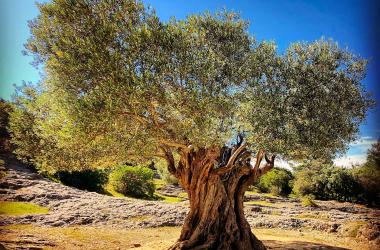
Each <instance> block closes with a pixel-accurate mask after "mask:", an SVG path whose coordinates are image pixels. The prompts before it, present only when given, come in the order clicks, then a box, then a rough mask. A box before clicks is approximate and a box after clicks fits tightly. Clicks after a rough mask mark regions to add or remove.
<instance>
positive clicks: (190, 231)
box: [170, 157, 266, 250]
mask: <svg viewBox="0 0 380 250" xmlns="http://www.w3.org/2000/svg"><path fill="white" fill-rule="evenodd" d="M197 158H198V157H195V158H194V160H193V161H190V163H191V164H190V165H189V166H188V167H187V168H183V170H184V171H186V169H192V171H191V178H190V179H189V178H188V179H186V178H184V179H181V178H179V181H180V182H181V184H182V185H183V186H184V187H185V189H186V190H187V192H188V195H189V200H190V212H189V214H188V215H187V218H186V220H185V223H184V225H183V228H182V232H181V236H180V238H179V240H178V241H177V242H176V244H174V245H173V246H172V247H171V248H170V249H173V250H174V249H176V250H177V249H234V250H240V249H255V250H256V249H257V250H262V249H266V248H265V246H264V245H263V244H262V242H261V241H260V240H258V239H257V238H256V237H255V235H253V233H252V232H251V228H250V225H249V224H248V222H247V220H246V219H245V216H244V210H243V198H244V192H245V191H246V189H247V187H248V185H249V184H251V183H248V181H249V179H250V180H251V179H252V176H250V174H249V173H250V172H249V171H248V172H247V171H241V169H239V171H232V172H227V173H223V174H216V173H214V172H213V171H211V170H209V171H208V169H209V167H208V166H207V163H205V162H207V161H206V160H204V159H197ZM194 170H199V171H194ZM181 176H186V175H184V174H183V173H182V175H181ZM189 180H191V181H189ZM186 181H187V182H186Z"/></svg>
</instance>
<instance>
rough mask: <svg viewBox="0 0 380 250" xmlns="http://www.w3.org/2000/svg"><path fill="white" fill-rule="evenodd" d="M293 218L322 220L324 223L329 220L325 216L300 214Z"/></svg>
mask: <svg viewBox="0 0 380 250" xmlns="http://www.w3.org/2000/svg"><path fill="white" fill-rule="evenodd" d="M295 218H298V219H316V220H324V221H330V218H329V217H328V215H326V214H312V213H302V214H299V215H297V216H295Z"/></svg>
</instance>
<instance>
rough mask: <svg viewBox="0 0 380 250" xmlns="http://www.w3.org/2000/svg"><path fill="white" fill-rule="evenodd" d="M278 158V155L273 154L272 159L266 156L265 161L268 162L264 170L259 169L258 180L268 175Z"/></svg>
mask: <svg viewBox="0 0 380 250" xmlns="http://www.w3.org/2000/svg"><path fill="white" fill-rule="evenodd" d="M275 158H276V155H275V154H273V155H272V157H271V159H269V158H268V156H267V154H265V161H266V162H267V163H266V164H265V166H264V167H263V168H259V169H258V171H257V174H258V175H257V178H259V177H260V176H262V175H264V174H265V173H267V172H268V171H269V170H271V169H272V168H273V167H274V159H275Z"/></svg>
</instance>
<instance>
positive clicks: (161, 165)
mask: <svg viewBox="0 0 380 250" xmlns="http://www.w3.org/2000/svg"><path fill="white" fill-rule="evenodd" d="M155 166H156V167H157V171H158V174H159V175H160V177H161V179H162V180H163V181H164V182H165V183H167V184H173V185H178V179H177V178H176V177H175V176H173V175H172V174H171V173H170V172H169V170H168V168H167V166H166V164H165V162H164V161H162V160H158V161H156V164H155Z"/></svg>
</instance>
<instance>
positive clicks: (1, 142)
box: [0, 98, 12, 153]
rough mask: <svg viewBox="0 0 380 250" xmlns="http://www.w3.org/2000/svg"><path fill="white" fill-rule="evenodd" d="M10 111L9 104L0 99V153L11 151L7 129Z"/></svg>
mask: <svg viewBox="0 0 380 250" xmlns="http://www.w3.org/2000/svg"><path fill="white" fill-rule="evenodd" d="M11 111H12V106H11V104H10V103H9V102H7V101H5V100H3V99H1V98H0V153H5V152H9V151H11V145H10V142H9V139H10V135H9V132H8V129H7V127H8V124H9V113H10V112H11Z"/></svg>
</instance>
